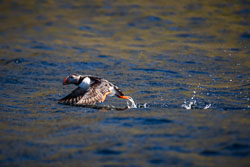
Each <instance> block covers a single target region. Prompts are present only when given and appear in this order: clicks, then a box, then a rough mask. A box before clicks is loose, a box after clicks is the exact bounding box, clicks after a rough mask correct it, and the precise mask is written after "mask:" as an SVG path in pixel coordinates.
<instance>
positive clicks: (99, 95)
mask: <svg viewBox="0 0 250 167" xmlns="http://www.w3.org/2000/svg"><path fill="white" fill-rule="evenodd" d="M109 93H111V92H110V90H109V87H108V84H107V82H100V81H95V82H94V83H93V84H92V85H91V86H90V87H89V89H88V90H87V91H85V90H83V89H81V88H80V87H78V88H76V89H75V90H73V91H72V93H70V94H69V95H67V96H66V97H64V98H62V99H60V100H59V103H61V104H69V105H94V104H95V103H100V102H104V100H105V98H106V95H108V94H109Z"/></svg>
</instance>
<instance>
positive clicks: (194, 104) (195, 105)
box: [181, 91, 212, 110]
mask: <svg viewBox="0 0 250 167" xmlns="http://www.w3.org/2000/svg"><path fill="white" fill-rule="evenodd" d="M211 106H212V104H211V103H207V102H205V101H204V100H203V99H202V98H198V97H196V91H193V96H192V97H191V99H190V100H184V104H182V105H181V107H183V108H185V109H187V110H191V109H204V110H206V109H209V108H210V107H211Z"/></svg>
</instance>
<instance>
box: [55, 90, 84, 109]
mask: <svg viewBox="0 0 250 167" xmlns="http://www.w3.org/2000/svg"><path fill="white" fill-rule="evenodd" d="M86 93H87V91H85V90H83V89H81V88H80V87H78V88H76V89H75V90H73V91H72V92H71V93H70V94H69V95H67V96H65V97H64V98H62V99H60V100H58V102H59V103H61V104H70V105H73V104H76V103H77V102H78V101H79V100H80V99H81V98H82V97H83V96H84V95H85V94H86Z"/></svg>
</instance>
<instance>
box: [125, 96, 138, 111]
mask: <svg viewBox="0 0 250 167" xmlns="http://www.w3.org/2000/svg"><path fill="white" fill-rule="evenodd" d="M128 101H129V102H130V103H131V104H129V102H128ZM128 101H127V105H128V108H137V106H136V104H135V102H134V100H133V98H132V97H129V99H128Z"/></svg>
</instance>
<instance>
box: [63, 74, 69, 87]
mask: <svg viewBox="0 0 250 167" xmlns="http://www.w3.org/2000/svg"><path fill="white" fill-rule="evenodd" d="M68 78H69V76H67V77H66V78H65V79H64V80H63V85H67V84H69V83H68Z"/></svg>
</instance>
